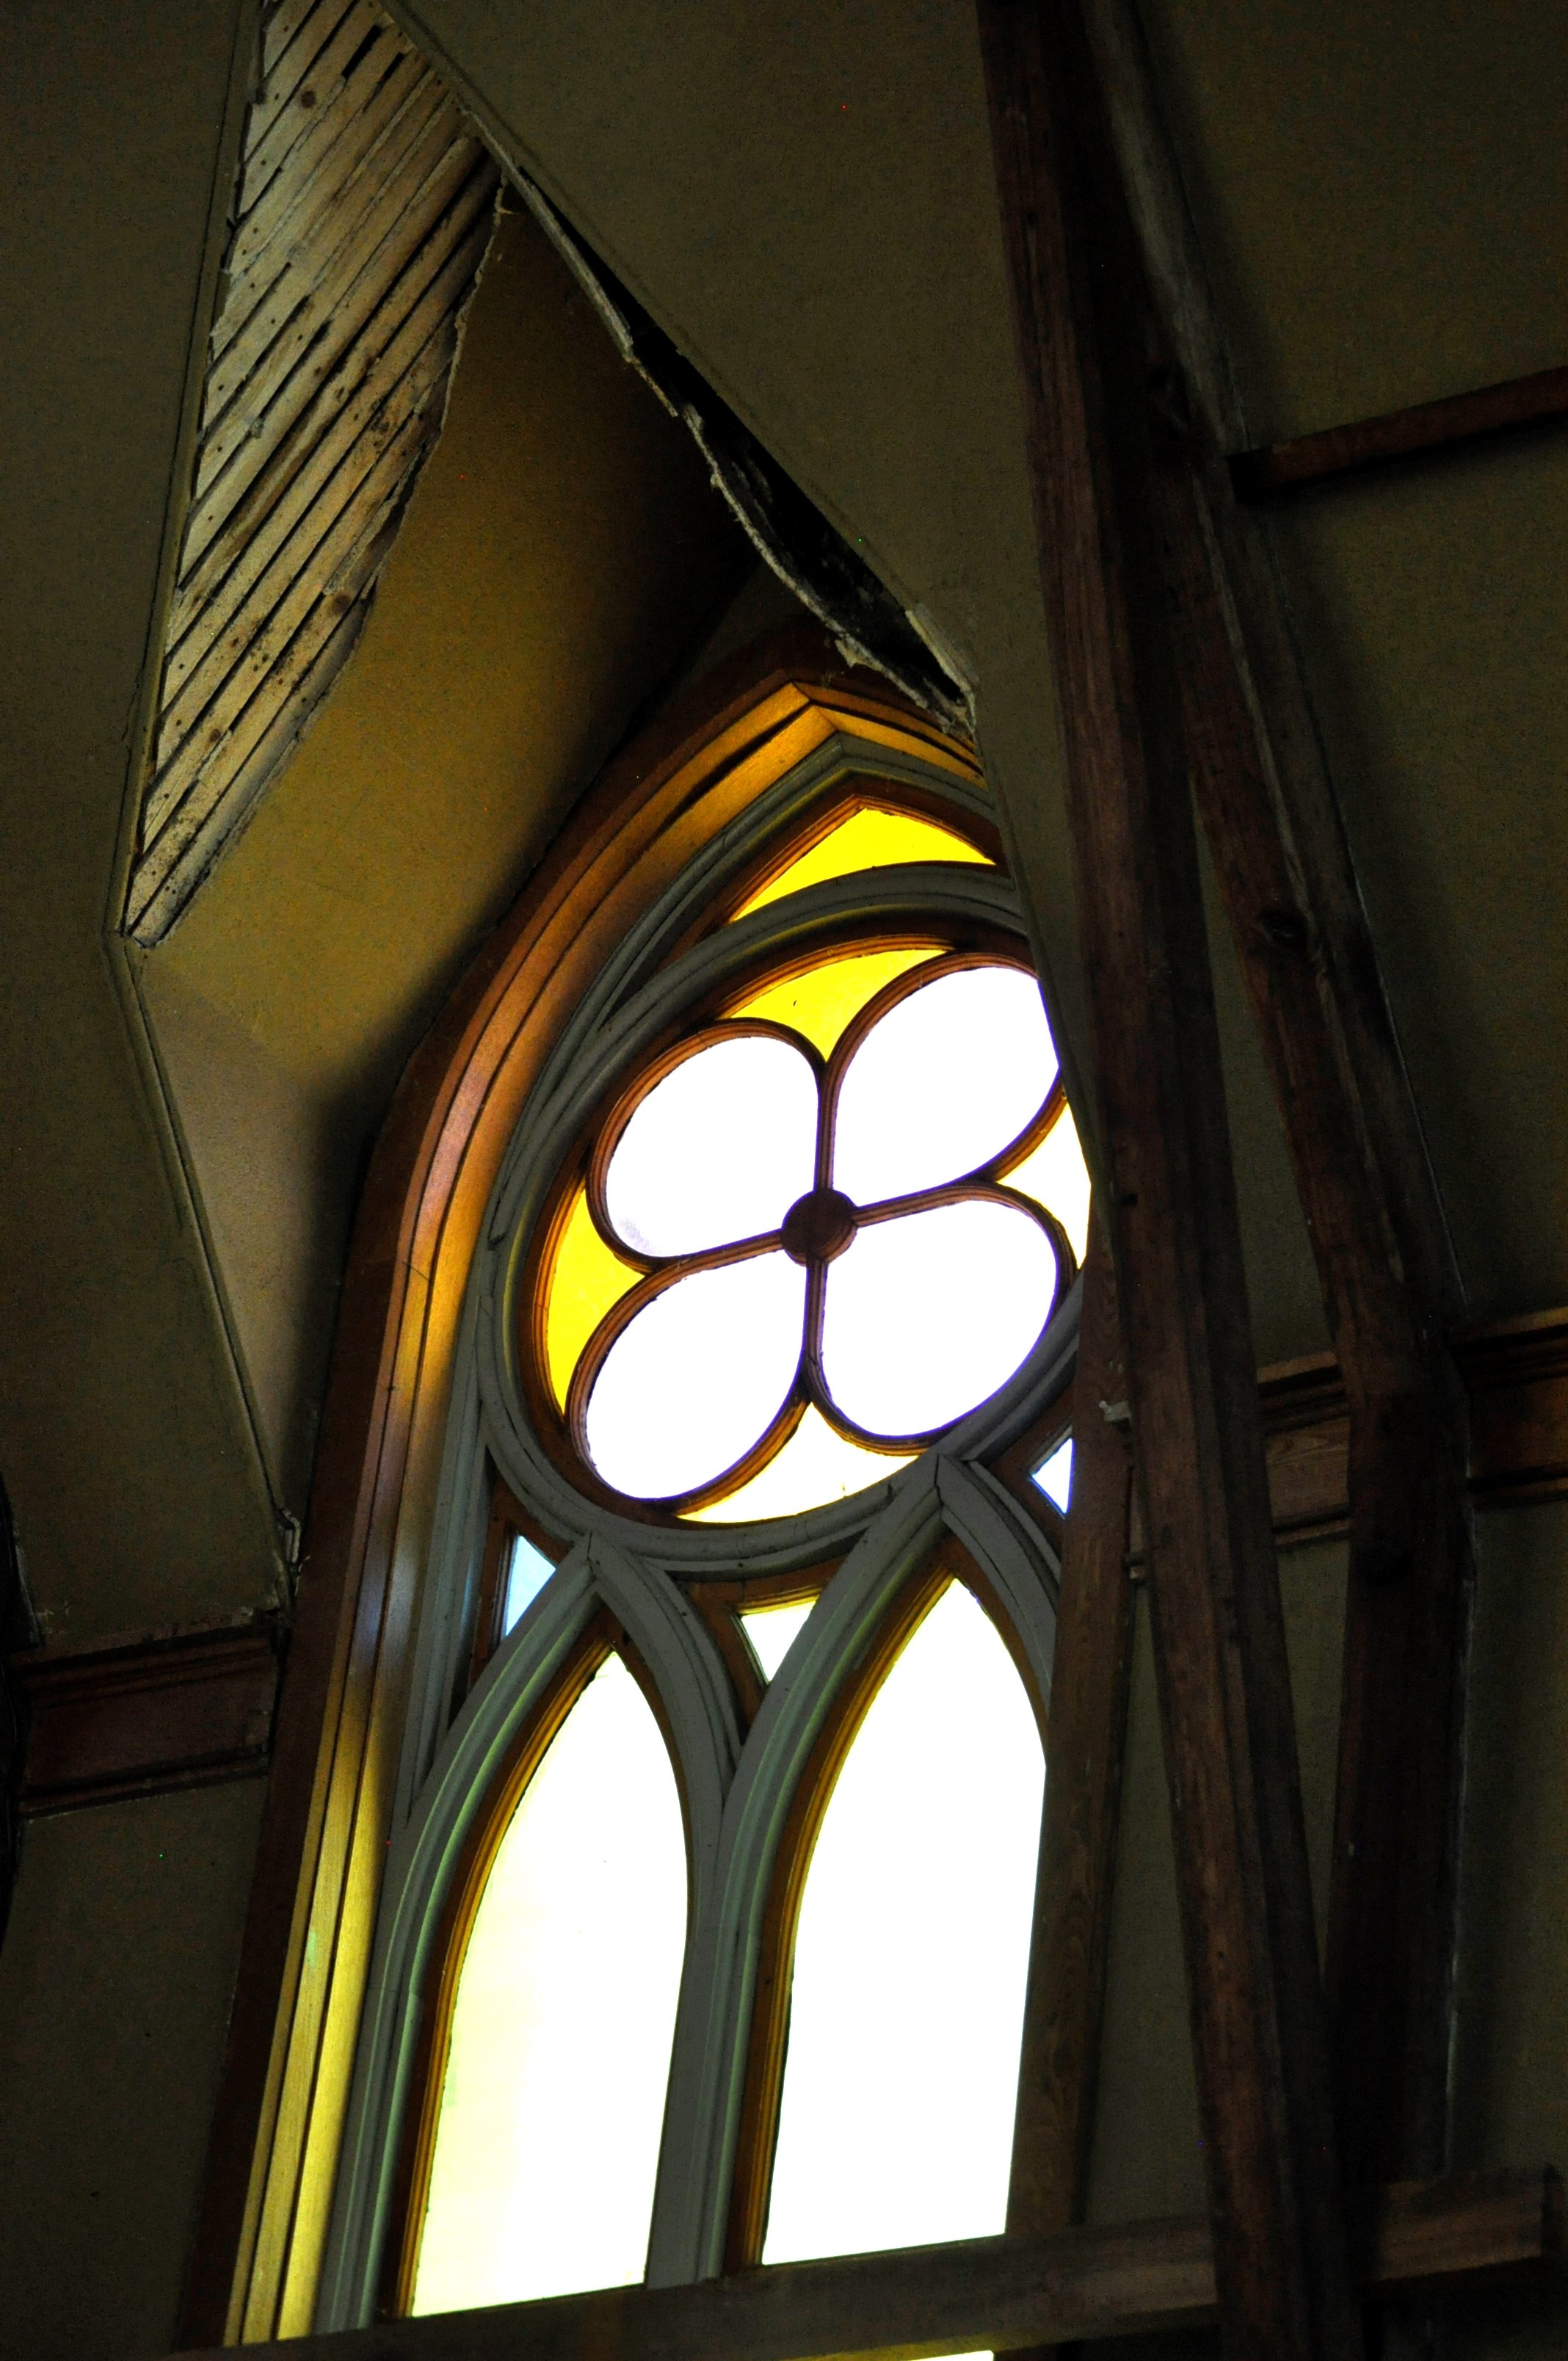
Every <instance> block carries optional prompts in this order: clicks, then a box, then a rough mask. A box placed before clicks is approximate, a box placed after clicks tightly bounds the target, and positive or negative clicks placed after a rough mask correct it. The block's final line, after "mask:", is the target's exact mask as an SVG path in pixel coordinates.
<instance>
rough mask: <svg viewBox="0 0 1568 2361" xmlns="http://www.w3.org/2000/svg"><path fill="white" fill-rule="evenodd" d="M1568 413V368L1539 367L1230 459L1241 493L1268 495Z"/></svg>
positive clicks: (1477, 440) (1485, 438) (1452, 448)
mask: <svg viewBox="0 0 1568 2361" xmlns="http://www.w3.org/2000/svg"><path fill="white" fill-rule="evenodd" d="M1565 418H1568V368H1549V369H1537V370H1535V371H1534V373H1533V374H1532V375H1531V376H1530V377H1514V378H1509V379H1508V380H1507V382H1506V383H1505V384H1502V385H1487V386H1483V387H1481V388H1480V389H1479V390H1477V391H1476V392H1475V393H1451V394H1447V395H1445V396H1444V397H1443V399H1442V401H1418V402H1413V403H1412V404H1411V405H1410V407H1409V409H1408V410H1387V411H1385V412H1383V413H1382V415H1381V416H1380V417H1377V418H1362V419H1358V420H1357V421H1356V422H1355V423H1354V425H1351V426H1329V427H1325V428H1324V429H1323V430H1322V432H1321V434H1298V435H1295V436H1293V437H1292V438H1291V439H1290V440H1289V441H1288V442H1284V443H1265V444H1260V445H1257V446H1256V447H1255V449H1253V450H1250V451H1237V452H1235V453H1234V454H1233V456H1232V458H1231V461H1230V469H1231V481H1232V483H1233V484H1234V486H1235V488H1236V493H1237V496H1238V498H1240V499H1242V500H1264V499H1266V498H1267V497H1268V495H1269V494H1270V493H1276V492H1288V491H1297V490H1299V489H1302V488H1303V487H1304V486H1306V485H1308V484H1322V483H1327V482H1330V481H1331V480H1332V479H1333V478H1336V477H1341V476H1354V475H1359V474H1360V473H1361V472H1362V470H1363V469H1364V468H1366V467H1387V466H1388V465H1389V464H1390V463H1391V462H1393V461H1395V460H1398V459H1414V458H1428V457H1431V456H1433V455H1435V454H1436V453H1438V452H1443V451H1460V450H1464V449H1466V448H1468V446H1469V445H1471V444H1473V443H1482V442H1490V441H1491V440H1492V439H1493V438H1494V437H1495V436H1496V435H1498V434H1517V433H1518V432H1519V428H1520V427H1523V426H1547V425H1554V424H1558V423H1561V422H1562V421H1563V419H1565Z"/></svg>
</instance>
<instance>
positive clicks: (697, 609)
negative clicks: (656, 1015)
mask: <svg viewBox="0 0 1568 2361" xmlns="http://www.w3.org/2000/svg"><path fill="white" fill-rule="evenodd" d="M752 562H753V559H752V553H751V547H750V544H748V543H747V542H746V540H745V539H744V537H743V536H742V534H741V533H740V531H739V529H738V528H737V527H736V526H735V525H734V524H733V523H732V522H730V519H729V511H727V509H726V508H725V507H724V505H723V503H722V501H721V500H719V499H718V495H717V493H716V492H714V490H713V489H712V488H711V486H710V485H709V483H708V480H707V470H706V468H705V467H704V466H703V464H702V461H701V459H700V457H699V456H698V455H697V452H696V448H695V446H694V445H693V444H692V442H691V439H690V437H689V436H688V435H687V434H685V430H684V429H683V428H682V427H680V426H679V425H677V424H676V423H675V422H674V420H673V419H672V418H670V417H669V416H668V414H667V413H666V412H664V410H663V408H662V407H661V406H660V404H659V402H658V401H656V399H655V398H654V396H653V395H652V393H651V392H650V391H649V390H648V388H647V387H646V386H645V385H644V384H643V383H642V381H641V379H640V378H638V377H637V376H636V375H635V374H634V373H633V372H632V371H631V370H630V369H629V368H627V367H626V366H625V364H624V363H623V362H622V361H621V359H620V356H619V354H618V353H617V352H616V349H615V347H614V346H613V345H612V344H611V342H610V340H609V337H608V336H607V335H606V334H605V332H604V330H603V328H602V326H601V325H600V324H599V321H598V316H597V314H595V313H594V312H593V311H592V309H591V307H590V305H589V304H588V302H587V298H586V297H585V296H584V295H583V294H582V293H581V292H580V291H578V289H577V287H576V282H575V280H573V279H572V278H571V276H570V274H569V273H568V272H567V270H566V269H565V265H564V264H563V263H562V262H561V261H560V259H559V258H558V257H557V256H556V254H555V253H554V249H553V248H552V247H550V246H549V245H548V244H547V242H546V241H545V239H544V237H543V235H542V233H541V232H540V231H539V230H537V229H536V228H535V227H534V225H533V224H532V220H531V219H530V218H529V217H528V216H526V215H522V214H516V213H513V214H510V216H509V217H508V218H507V219H506V220H505V221H504V222H503V223H502V225H501V229H500V232H499V237H498V241H497V244H496V246H495V247H494V248H493V250H492V252H491V255H490V258H489V260H488V264H487V266H486V269H485V273H484V277H483V279H482V280H481V282H480V287H479V291H478V293H477V296H476V298H475V301H474V304H473V308H472V310H471V312H470V314H469V320H468V326H467V332H466V337H465V340H464V346H463V352H462V356H461V358H460V360H459V363H458V367H457V371H456V376H455V382H454V387H453V393H452V401H451V407H450V410H449V412H448V415H447V423H446V427H445V431H444V435H443V438H442V441H441V443H440V445H439V446H438V448H437V450H436V452H435V454H434V456H433V458H432V460H431V461H430V464H429V466H428V467H426V469H425V472H424V475H423V477H422V480H421V483H420V487H419V489H418V491H417V492H416V494H415V496H414V500H413V503H412V507H411V511H410V514H409V516H408V519H407V521H406V522H405V524H404V527H403V530H402V532H401V533H400V537H399V540H398V544H397V546H396V548H395V549H394V551H393V553H392V555H391V558H390V559H389V563H388V566H387V568H386V571H385V573H384V575H383V576H382V578H381V582H380V584H379V587H378V590H377V593H376V601H375V605H374V607H373V608H372V609H371V614H370V620H369V622H368V623H367V626H366V631H365V635H364V637H363V639H362V640H361V642H360V644H359V647H358V649H357V650H356V653H355V655H354V657H353V660H352V662H351V663H350V664H349V666H348V669H347V671H346V672H345V675H344V677H343V679H342V680H341V681H340V682H339V684H338V686H337V687H336V688H335V690H334V694H333V695H332V697H330V698H329V700H328V702H327V704H326V707H325V708H324V710H323V712H322V714H321V716H320V717H319V719H318V720H317V721H316V723H315V725H314V727H313V729H312V730H311V731H310V733H309V734H308V736H307V737H306V738H305V740H304V741H303V743H302V745H301V747H300V748H299V750H298V751H297V752H296V754H295V756H294V758H293V760H292V761H291V763H290V764H289V766H288V768H287V770H286V771H285V772H284V774H283V775H282V777H281V779H280V781H279V782H278V784H277V785H276V786H275V787H274V788H273V789H272V791H271V792H270V794H269V796H268V797H267V798H266V800H265V801H264V803H263V804H262V806H261V808H260V810H259V812H258V815H257V817H256V818H255V820H254V821H253V822H252V824H251V826H250V827H249V828H248V829H247V831H246V833H245V835H244V837H243V838H242V839H241V840H240V841H239V843H238V844H237V845H236V847H235V848H234V849H233V850H232V851H230V852H229V854H228V855H227V856H226V858H225V861H224V862H223V863H222V865H221V866H220V867H219V869H218V871H217V872H216V873H215V875H214V876H213V877H212V878H211V879H210V880H209V881H208V883H207V884H206V885H204V886H203V889H202V891H201V893H200V894H199V895H197V897H196V900H195V901H194V903H193V904H192V907H191V909H190V910H189V912H188V913H187V915H186V916H185V917H184V918H182V919H181V923H180V924H179V926H178V927H177V928H175V930H174V932H173V934H172V935H171V936H170V938H169V939H168V940H167V942H166V943H165V944H164V945H162V946H160V948H159V950H157V951H154V952H151V953H147V954H137V955H134V956H136V957H137V973H138V977H139V980H140V983H141V988H142V990H143V993H144V994H145V996H146V999H147V1003H148V1008H149V1010H150V1012H151V1015H152V1020H153V1027H154V1032H155V1035H156V1038H157V1041H158V1045H159V1053H160V1055H161V1057H162V1059H163V1061H164V1064H165V1068H166V1071H167V1073H168V1076H169V1079H170V1086H171V1091H172V1095H173V1098H174V1102H175V1104H176V1107H177V1110H178V1114H179V1119H180V1122H181V1129H182V1132H183V1136H184V1138H185V1140H186V1142H187V1145H188V1149H189V1153H190V1156H191V1160H192V1166H193V1169H194V1171H195V1175H196V1179H197V1183H198V1188H199V1192H200V1195H201V1198H202V1200H203V1205H204V1207H205V1210H206V1213H207V1218H208V1221H209V1223H210V1225H211V1229H212V1234H213V1237H214V1246H215V1249H216V1259H217V1262H218V1265H219V1268H220V1269H221V1271H222V1274H223V1279H224V1282H225V1290H226V1292H227V1297H228V1301H229V1304H230V1307H231V1312H232V1316H233V1319H234V1323H235V1328H236V1334H237V1338H238V1342H239V1346H240V1351H241V1356H242V1359H243V1362H244V1365H245V1367H246V1369H247V1375H248V1378H249V1380H250V1383H251V1386H252V1389H253V1392H254V1396H255V1399H256V1401H257V1405H258V1418H259V1422H260V1426H261V1430H262V1433H263V1436H264V1439H265V1443H266V1447H267V1451H268V1455H269V1464H270V1466H271V1467H272V1469H273V1471H274V1474H275V1478H276V1480H277V1481H278V1483H279V1484H280V1488H281V1489H282V1492H283V1494H284V1497H285V1499H286V1500H287V1503H288V1505H289V1507H290V1508H291V1510H293V1511H294V1512H295V1513H296V1514H298V1513H300V1512H301V1511H302V1508H303V1504H304V1496H305V1491H306V1488H307V1484H308V1479H309V1473H310V1463H311V1450H312V1447H313V1440H314V1424H315V1417H316V1412H317V1409H318V1405H319V1399H320V1389H321V1385H322V1380H323V1371H324V1366H325V1358H326V1352H327V1347H328V1345H329V1343H330V1340H331V1333H332V1317H333V1306H334V1296H335V1290H336V1281H337V1275H338V1271H339V1268H340V1267H341V1262H342V1257H343V1252H344V1245H345V1237H346V1233H347V1225H348V1219H349V1213H350V1209H351V1205H352V1202H353V1196H354V1191H355V1189H356V1185H357V1181H358V1177H359V1174H360V1172H361V1170H363V1166H364V1162H365V1160H366V1159H367V1156H368V1153H369V1148H370V1143H371V1141H372V1140H373V1138H374V1137H375V1133H376V1131H377V1128H378V1126H379V1123H380V1119H381V1115H382V1114H383V1113H384V1111H385V1109H386V1106H387V1104H388V1102H389V1099H390V1096H391V1093H392V1089H393V1086H394V1084H395V1083H396V1081H397V1077H398V1075H399V1073H400V1071H401V1068H402V1066H403V1063H404V1061H405V1060H406V1059H407V1057H408V1055H409V1052H410V1051H411V1049H412V1048H413V1045H414V1043H415V1042H416V1041H417V1040H418V1039H419V1038H420V1037H421V1035H422V1033H423V1031H424V1029H425V1027H426V1026H427V1025H428V1024H429V1022H430V1020H431V1018H432V1016H433V1015H434V1013H435V1011H436V1009H437V1008H438V1007H439V1006H440V1005H441V1004H442V1002H443V1001H444V998H445V996H446V994H447V993H448V992H449V991H450V990H451V988H452V985H453V983H455V980H456V978H457V976H458V975H460V974H461V972H462V971H463V968H464V966H465V965H466V961H467V959H468V957H469V956H470V954H471V953H472V951H473V950H474V949H475V947H476V945H477V943H478V941H479V940H480V939H481V938H482V936H483V935H484V934H485V933H486V931H487V930H488V928H489V927H490V926H491V925H492V924H493V923H494V921H495V920H496V918H497V917H499V915H500V913H501V912H502V910H503V909H505V908H506V907H507V906H508V905H509V904H510V902H511V900H512V898H513V897H514V895H516V894H517V892H518V890H519V888H520V887H521V884H522V882H523V880H524V879H525V877H526V876H527V874H528V873H529V871H530V870H531V869H532V866H533V865H534V863H535V862H537V861H538V859H539V857H540V855H541V853H542V852H543V851H544V849H545V848H546V846H547V845H548V844H549V843H550V841H551V840H552V839H553V837H554V834H555V832H556V830H557V829H558V828H559V826H560V824H561V821H562V820H563V819H564V818H565V815H566V812H567V811H568V810H569V808H570V807H571V805H572V804H573V802H574V801H575V800H576V796H578V795H579V794H581V792H582V790H583V789H584V787H586V786H587V784H588V782H589V781H590V780H591V779H592V778H593V777H594V775H595V774H596V773H597V772H598V769H599V768H600V766H601V764H602V763H603V762H604V761H605V759H606V758H607V756H608V755H609V752H611V750H612V749H613V747H614V746H615V745H616V744H617V743H618V742H619V741H620V738H621V737H622V735H623V734H624V732H625V730H626V729H627V727H628V725H629V724H630V721H631V720H632V719H633V717H634V716H636V715H638V714H639V713H640V711H641V708H643V707H644V706H645V705H646V704H647V702H648V700H649V699H650V697H654V696H656V695H657V693H658V692H659V691H660V690H662V689H663V686H665V684H666V683H667V682H668V681H669V680H670V678H671V677H672V675H674V673H676V672H677V671H679V670H681V669H683V668H684V667H685V664H686V663H687V662H688V661H689V659H690V656H691V654H692V652H693V650H694V649H695V648H696V645H697V644H698V642H700V640H701V638H702V637H703V636H704V635H705V633H706V631H707V628H708V626H709V625H710V623H711V622H712V620H714V618H715V616H716V614H717V613H718V610H719V609H722V608H723V607H724V606H725V605H726V604H727V603H728V601H729V598H730V596H731V594H732V593H733V591H734V590H735V588H737V587H738V585H739V583H740V579H741V577H743V576H744V575H745V574H746V573H747V572H748V571H749V569H750V568H751V565H752Z"/></svg>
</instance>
